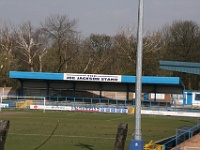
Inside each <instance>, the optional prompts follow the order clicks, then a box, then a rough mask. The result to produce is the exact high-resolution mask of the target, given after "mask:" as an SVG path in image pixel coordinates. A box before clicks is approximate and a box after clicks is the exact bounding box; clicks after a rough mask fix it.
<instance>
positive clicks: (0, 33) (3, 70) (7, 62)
mask: <svg viewBox="0 0 200 150" xmlns="http://www.w3.org/2000/svg"><path fill="white" fill-rule="evenodd" d="M14 46H15V40H14V36H13V33H12V31H10V29H9V26H8V25H7V23H6V22H4V23H2V27H1V28H0V54H1V55H0V76H1V84H2V86H6V84H7V81H8V74H9V70H12V69H16V68H17V60H16V59H15V56H14V53H13V50H14Z"/></svg>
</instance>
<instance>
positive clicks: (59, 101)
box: [2, 95, 200, 112]
mask: <svg viewBox="0 0 200 150" xmlns="http://www.w3.org/2000/svg"><path fill="white" fill-rule="evenodd" d="M29 99H32V100H35V102H34V104H43V99H44V97H40V96H18V95H6V98H5V97H4V98H3V100H2V103H8V104H9V108H15V107H16V103H17V102H19V101H26V100H29ZM46 104H47V105H57V106H58V105H60V106H62V105H72V104H73V105H87V106H95V107H100V106H102V107H120V108H127V107H134V106H135V100H134V99H131V100H119V99H110V98H91V97H70V96H67V97H64V96H49V97H46ZM141 107H142V109H150V110H165V111H183V110H184V111H191V112H200V108H198V107H193V106H186V105H173V106H172V105H171V104H170V103H169V102H157V101H151V100H143V101H141Z"/></svg>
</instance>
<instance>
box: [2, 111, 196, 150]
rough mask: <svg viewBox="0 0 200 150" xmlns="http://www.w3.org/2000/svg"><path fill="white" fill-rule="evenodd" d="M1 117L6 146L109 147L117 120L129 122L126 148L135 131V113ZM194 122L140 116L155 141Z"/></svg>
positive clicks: (8, 149)
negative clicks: (6, 129)
mask: <svg viewBox="0 0 200 150" xmlns="http://www.w3.org/2000/svg"><path fill="white" fill-rule="evenodd" d="M0 120H10V128H9V132H8V136H7V140H6V145H5V150H36V149H38V150H54V149H56V150H84V149H85V150H102V149H103V150H112V149H114V143H115V138H116V133H117V128H118V125H119V124H120V123H127V124H128V135H127V140H126V145H125V149H128V147H129V144H130V141H131V140H132V139H133V136H132V133H133V132H134V116H133V115H127V114H106V113H82V112H64V111H63V112H61V111H46V112H45V113H43V112H42V111H35V110H21V111H19V110H18V111H16V110H5V109H4V110H3V111H2V112H0ZM196 123H197V119H196V118H184V117H170V116H166V117H161V116H142V139H143V140H144V143H148V142H149V141H151V140H153V141H157V140H160V139H163V138H166V137H169V136H172V135H175V134H176V129H177V128H178V127H180V126H191V127H192V126H194V125H196Z"/></svg>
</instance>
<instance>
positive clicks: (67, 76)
mask: <svg viewBox="0 0 200 150" xmlns="http://www.w3.org/2000/svg"><path fill="white" fill-rule="evenodd" d="M64 80H72V81H95V82H121V76H120V75H103V74H72V73H64Z"/></svg>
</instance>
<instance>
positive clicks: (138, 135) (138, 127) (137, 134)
mask: <svg viewBox="0 0 200 150" xmlns="http://www.w3.org/2000/svg"><path fill="white" fill-rule="evenodd" d="M142 29H143V0H140V1H139V10H138V33H137V34H138V35H137V38H138V43H137V66H136V88H135V92H136V97H135V98H136V101H135V102H136V111H135V133H134V137H135V140H141V138H142V136H141V91H142V43H143V34H142V33H143V31H142Z"/></svg>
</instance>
